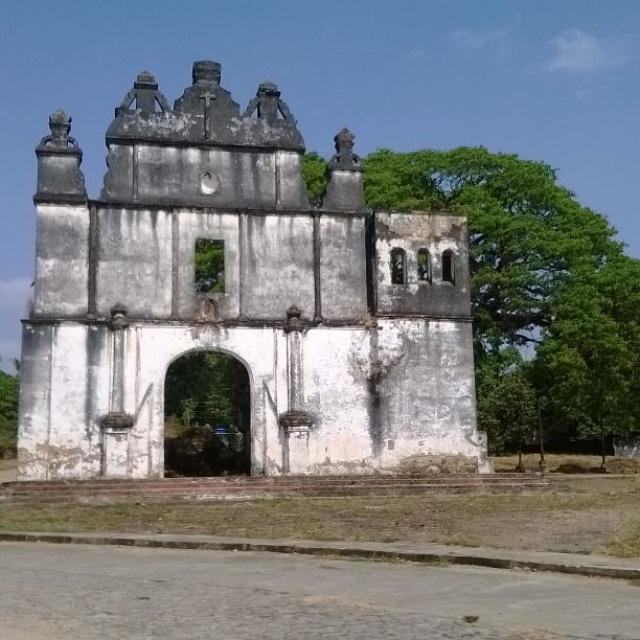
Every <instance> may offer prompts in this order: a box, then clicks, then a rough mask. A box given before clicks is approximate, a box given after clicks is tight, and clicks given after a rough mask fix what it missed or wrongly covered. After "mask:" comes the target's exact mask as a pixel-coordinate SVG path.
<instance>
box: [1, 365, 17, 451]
mask: <svg viewBox="0 0 640 640" xmlns="http://www.w3.org/2000/svg"><path fill="white" fill-rule="evenodd" d="M19 391H20V383H19V380H18V377H17V376H12V375H9V374H8V373H5V372H4V371H0V458H2V457H3V456H4V455H6V452H7V451H8V452H11V453H14V454H15V450H16V436H17V432H18V395H19Z"/></svg>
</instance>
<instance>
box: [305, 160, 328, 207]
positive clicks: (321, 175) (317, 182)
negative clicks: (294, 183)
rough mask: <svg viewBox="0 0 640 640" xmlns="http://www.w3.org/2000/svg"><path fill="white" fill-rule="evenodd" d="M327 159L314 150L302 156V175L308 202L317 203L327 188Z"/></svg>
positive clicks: (320, 200)
mask: <svg viewBox="0 0 640 640" xmlns="http://www.w3.org/2000/svg"><path fill="white" fill-rule="evenodd" d="M326 172H327V161H326V160H325V159H324V158H323V157H322V156H320V155H319V154H317V153H316V152H315V151H311V152H310V153H306V154H305V155H304V156H303V158H302V177H303V178H304V181H305V184H306V185H307V194H308V196H309V202H311V204H313V205H316V206H317V205H319V204H320V203H321V202H322V196H323V195H324V192H325V190H326V188H327V178H326Z"/></svg>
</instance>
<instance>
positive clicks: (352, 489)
mask: <svg viewBox="0 0 640 640" xmlns="http://www.w3.org/2000/svg"><path fill="white" fill-rule="evenodd" d="M547 486H548V480H547V479H546V478H544V477H543V476H541V475H539V474H521V473H500V474H468V475H441V476H417V475H394V476H390V475H368V476H280V477H264V476H257V477H244V476H227V477H215V478H163V479H156V480H107V479H96V480H54V481H48V482H39V481H38V482H36V481H33V482H7V483H4V484H0V504H1V503H13V504H16V503H22V504H25V503H26V504H56V503H79V504H109V503H117V502H185V501H186V502H189V501H191V502H216V501H234V500H235V501H239V500H259V499H265V498H277V497H309V498H311V497H322V498H331V497H340V496H371V497H374V496H378V497H379V496H389V497H398V496H419V495H426V494H459V493H471V492H479V493H519V492H522V491H539V490H544V489H545V488H546V487H547Z"/></svg>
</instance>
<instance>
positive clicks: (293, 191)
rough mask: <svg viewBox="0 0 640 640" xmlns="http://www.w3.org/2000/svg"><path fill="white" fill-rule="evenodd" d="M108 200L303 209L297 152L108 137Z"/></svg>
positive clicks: (105, 196) (304, 199) (304, 196)
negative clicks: (117, 139) (154, 142)
mask: <svg viewBox="0 0 640 640" xmlns="http://www.w3.org/2000/svg"><path fill="white" fill-rule="evenodd" d="M109 157H110V162H109V167H110V171H109V173H108V174H107V177H106V178H105V186H104V189H103V192H102V198H103V199H104V200H106V201H111V202H130V201H133V202H139V203H148V204H164V205H169V204H177V205H180V204H182V205H186V204H189V205H194V206H204V207H226V206H233V207H248V208H252V207H253V208H271V209H304V208H307V207H308V200H307V194H306V189H305V186H304V181H303V180H302V174H301V165H302V160H301V154H300V153H299V152H295V151H286V150H277V151H276V150H258V149H250V148H248V149H245V150H242V151H239V150H237V149H234V150H228V149H220V148H215V147H185V146H172V145H167V144H162V145H160V144H143V143H127V144H122V143H113V142H112V143H110V144H109Z"/></svg>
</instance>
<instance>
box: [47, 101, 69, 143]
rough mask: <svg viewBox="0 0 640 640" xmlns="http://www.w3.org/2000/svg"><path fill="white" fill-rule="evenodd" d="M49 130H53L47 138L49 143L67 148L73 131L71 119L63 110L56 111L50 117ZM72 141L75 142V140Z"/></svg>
mask: <svg viewBox="0 0 640 640" xmlns="http://www.w3.org/2000/svg"><path fill="white" fill-rule="evenodd" d="M49 129H50V130H51V136H47V138H48V142H51V143H52V144H54V145H56V146H61V147H62V146H64V147H66V146H67V144H68V141H69V133H70V131H71V117H70V116H68V115H67V114H66V113H65V112H64V111H63V110H62V109H58V110H57V111H54V112H53V113H52V114H51V115H50V116H49ZM71 139H72V140H73V138H71Z"/></svg>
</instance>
